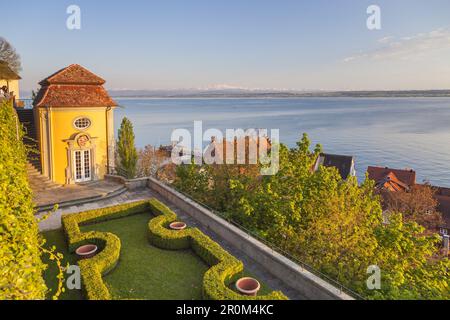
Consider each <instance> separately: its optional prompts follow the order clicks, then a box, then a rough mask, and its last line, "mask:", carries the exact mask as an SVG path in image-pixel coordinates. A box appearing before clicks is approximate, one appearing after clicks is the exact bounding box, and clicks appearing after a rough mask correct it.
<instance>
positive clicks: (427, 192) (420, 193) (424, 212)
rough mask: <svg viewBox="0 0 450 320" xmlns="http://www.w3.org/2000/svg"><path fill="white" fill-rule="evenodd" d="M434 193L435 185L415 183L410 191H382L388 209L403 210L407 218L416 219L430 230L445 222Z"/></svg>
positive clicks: (390, 210)
mask: <svg viewBox="0 0 450 320" xmlns="http://www.w3.org/2000/svg"><path fill="white" fill-rule="evenodd" d="M434 194H435V191H434V190H433V187H432V186H430V185H427V184H424V185H414V186H412V187H411V188H410V190H408V191H397V192H383V193H382V195H383V202H384V207H385V208H386V209H387V211H389V212H401V213H402V214H403V215H404V219H405V220H407V221H415V222H417V223H418V224H420V225H421V226H423V227H425V228H426V229H427V230H430V231H435V230H436V229H438V228H439V226H440V225H442V223H443V220H442V214H441V213H440V212H439V211H438V210H437V206H438V201H437V200H436V198H435V196H434Z"/></svg>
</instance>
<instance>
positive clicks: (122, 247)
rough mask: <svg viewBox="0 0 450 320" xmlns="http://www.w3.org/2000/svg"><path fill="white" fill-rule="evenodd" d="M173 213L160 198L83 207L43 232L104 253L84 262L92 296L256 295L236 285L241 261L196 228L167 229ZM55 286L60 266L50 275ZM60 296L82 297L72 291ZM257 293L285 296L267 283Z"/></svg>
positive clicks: (51, 240)
mask: <svg viewBox="0 0 450 320" xmlns="http://www.w3.org/2000/svg"><path fill="white" fill-rule="evenodd" d="M176 219H177V216H176V214H175V213H174V212H173V211H171V210H170V209H169V208H167V207H166V206H165V205H164V204H162V203H161V202H159V201H158V200H156V199H150V200H149V201H140V202H133V203H129V204H124V205H120V206H113V207H109V208H103V209H98V210H91V211H86V212H81V213H78V214H73V215H68V216H65V217H64V218H63V225H64V230H65V234H66V235H67V243H65V241H64V238H63V235H62V231H61V230H57V231H51V232H47V233H45V234H44V236H45V237H46V238H47V240H48V244H49V245H55V246H57V247H58V249H60V250H61V249H64V248H68V251H67V250H66V251H65V252H64V254H65V259H66V261H65V262H69V263H71V264H73V263H74V261H75V257H74V255H73V254H71V253H72V252H74V250H75V249H76V248H77V247H78V246H80V245H82V244H86V243H95V244H96V245H98V246H99V248H100V252H99V253H98V254H97V255H96V256H95V257H93V258H91V259H86V260H80V261H79V262H78V264H79V265H80V268H81V274H82V282H83V284H84V291H85V294H84V296H85V297H87V298H89V299H171V300H175V299H221V300H222V299H254V298H249V297H246V296H241V295H240V294H238V293H236V292H235V291H234V290H232V288H233V286H232V284H233V283H234V281H235V280H236V279H237V277H239V276H242V275H248V273H247V272H243V271H244V270H243V264H242V262H240V261H239V260H238V259H236V258H234V257H233V256H232V255H230V254H229V253H228V252H226V251H225V250H224V249H222V248H221V247H220V246H219V245H218V244H217V243H216V242H214V241H213V240H211V239H210V238H209V237H207V236H206V235H204V234H203V233H202V232H201V231H200V230H198V229H197V228H188V229H186V230H183V231H173V230H169V229H168V228H167V227H168V225H169V224H170V223H171V222H173V221H175V220H176ZM45 276H46V279H47V284H48V285H49V287H52V288H55V286H56V281H55V270H54V269H53V270H52V269H50V270H49V271H48V272H46V274H45ZM62 298H67V299H78V298H81V295H80V294H79V292H74V291H73V290H68V291H67V292H66V293H64V295H63V297H62ZM257 298H258V299H280V298H281V299H282V298H285V297H284V296H283V295H282V294H281V293H280V292H273V291H271V290H270V289H269V288H268V287H267V286H266V285H264V284H263V287H262V290H261V291H260V294H259V295H258V297H257Z"/></svg>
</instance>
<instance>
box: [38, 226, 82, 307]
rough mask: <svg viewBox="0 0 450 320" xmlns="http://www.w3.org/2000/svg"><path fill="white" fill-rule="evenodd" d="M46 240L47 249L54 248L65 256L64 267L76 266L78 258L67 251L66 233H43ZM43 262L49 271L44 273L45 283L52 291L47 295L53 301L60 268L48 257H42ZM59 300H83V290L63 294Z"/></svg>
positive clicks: (60, 231) (59, 231)
mask: <svg viewBox="0 0 450 320" xmlns="http://www.w3.org/2000/svg"><path fill="white" fill-rule="evenodd" d="M43 236H44V238H45V239H46V240H47V243H46V247H47V248H51V247H53V246H55V247H56V251H57V252H60V253H62V254H63V255H64V260H63V262H62V263H63V266H66V265H67V263H69V264H72V265H73V264H76V261H77V258H76V256H75V255H74V254H69V252H68V251H67V242H66V238H65V236H64V232H63V231H62V230H61V229H60V230H55V231H49V232H45V233H43ZM42 260H43V261H44V263H45V264H47V265H48V268H47V270H45V272H44V279H45V283H46V284H47V287H48V288H49V289H50V291H49V292H48V294H47V299H51V298H52V296H53V295H54V293H55V292H56V289H57V287H58V279H57V278H56V275H57V273H58V268H57V266H56V264H55V262H54V261H50V260H49V257H48V255H44V256H43V257H42ZM59 299H62V300H80V299H83V296H82V294H81V290H67V289H66V292H63V293H62V294H61V296H60V297H59Z"/></svg>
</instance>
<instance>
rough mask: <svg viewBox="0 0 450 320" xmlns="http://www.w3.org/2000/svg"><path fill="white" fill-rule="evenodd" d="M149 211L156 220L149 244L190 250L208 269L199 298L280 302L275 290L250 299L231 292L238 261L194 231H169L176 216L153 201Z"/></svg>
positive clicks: (151, 226) (239, 266) (239, 268)
mask: <svg viewBox="0 0 450 320" xmlns="http://www.w3.org/2000/svg"><path fill="white" fill-rule="evenodd" d="M149 204H150V208H151V211H152V212H153V214H155V215H157V216H158V217H156V218H154V219H152V220H151V221H150V222H149V225H148V227H149V240H150V242H151V243H152V244H153V245H155V246H157V247H160V248H163V249H185V248H189V247H190V248H192V249H193V250H194V252H195V253H196V254H197V255H198V256H199V257H200V258H201V259H202V260H203V261H204V262H205V263H206V264H207V265H209V266H210V267H211V268H210V269H209V270H208V271H206V273H205V275H204V276H203V298H204V299H209V300H284V299H287V297H286V296H285V295H283V293H281V292H279V291H274V292H271V293H270V294H268V295H262V296H256V297H250V296H243V295H240V294H239V293H237V292H235V291H233V290H231V289H230V288H229V287H228V285H229V284H230V283H231V282H232V280H233V279H235V278H236V277H237V276H239V274H241V273H242V271H243V270H244V265H243V263H242V262H241V261H239V260H238V259H236V258H235V257H233V256H232V255H231V254H229V253H228V252H227V251H225V250H224V249H223V248H222V247H221V246H220V245H219V244H217V243H216V242H214V241H213V240H211V238H209V237H208V236H206V235H205V234H204V233H202V232H201V231H200V230H199V229H197V228H192V229H185V230H169V229H168V228H167V227H168V225H169V224H170V223H171V222H174V221H175V220H176V218H177V215H176V214H175V213H174V212H173V211H172V210H170V209H169V208H168V207H166V206H165V205H164V204H162V203H161V202H159V201H158V200H156V199H151V200H150V201H149Z"/></svg>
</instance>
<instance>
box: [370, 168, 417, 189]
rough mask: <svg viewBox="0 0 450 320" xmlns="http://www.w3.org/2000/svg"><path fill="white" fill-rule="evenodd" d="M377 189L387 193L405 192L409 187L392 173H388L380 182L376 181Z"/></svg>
mask: <svg viewBox="0 0 450 320" xmlns="http://www.w3.org/2000/svg"><path fill="white" fill-rule="evenodd" d="M376 183H377V184H376V186H377V188H381V189H384V190H388V191H394V192H395V191H406V190H408V189H409V187H408V186H407V185H406V184H404V183H403V182H401V181H400V180H399V179H398V178H397V176H396V175H395V174H394V173H393V172H389V173H388V175H387V176H385V177H384V178H383V179H381V180H380V181H376Z"/></svg>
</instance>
